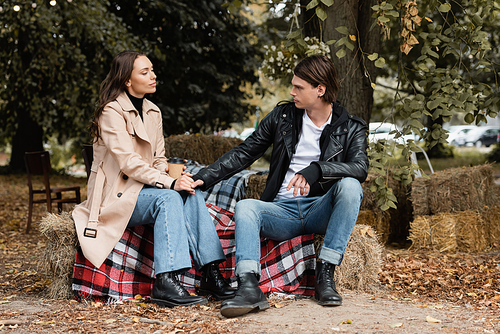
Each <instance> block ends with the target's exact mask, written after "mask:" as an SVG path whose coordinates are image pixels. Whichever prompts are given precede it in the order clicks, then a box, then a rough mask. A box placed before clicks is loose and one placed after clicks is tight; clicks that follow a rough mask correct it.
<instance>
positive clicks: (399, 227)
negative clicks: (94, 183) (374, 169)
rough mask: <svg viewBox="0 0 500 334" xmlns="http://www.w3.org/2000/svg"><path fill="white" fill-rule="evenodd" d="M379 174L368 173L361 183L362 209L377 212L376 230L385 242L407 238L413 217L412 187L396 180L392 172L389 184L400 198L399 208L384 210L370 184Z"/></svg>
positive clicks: (388, 180)
mask: <svg viewBox="0 0 500 334" xmlns="http://www.w3.org/2000/svg"><path fill="white" fill-rule="evenodd" d="M377 176H378V175H377V174H373V173H372V174H368V177H367V179H366V181H365V182H363V183H362V184H361V186H362V187H363V200H362V201H361V207H360V210H361V211H365V210H369V211H372V212H373V213H374V214H375V216H376V218H377V220H378V225H377V227H376V230H377V232H378V233H379V235H380V236H381V241H382V242H383V243H388V242H389V241H396V242H397V241H403V240H406V239H407V237H408V230H409V226H410V221H411V220H412V219H413V214H412V205H411V202H410V200H409V196H408V193H409V191H410V187H409V186H405V185H403V183H401V182H400V181H398V180H395V179H394V178H393V177H392V174H390V175H389V177H388V179H387V186H388V187H389V188H391V189H392V191H393V194H394V196H396V198H397V200H398V202H397V203H396V206H397V209H393V208H390V209H389V210H386V211H382V210H381V209H380V206H379V205H378V204H377V202H378V199H377V197H376V194H375V193H373V192H372V191H371V190H370V186H371V185H372V182H374V180H375V178H376V177H377ZM369 225H371V224H369ZM371 226H372V225H371Z"/></svg>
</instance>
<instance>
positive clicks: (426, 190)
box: [411, 164, 498, 216]
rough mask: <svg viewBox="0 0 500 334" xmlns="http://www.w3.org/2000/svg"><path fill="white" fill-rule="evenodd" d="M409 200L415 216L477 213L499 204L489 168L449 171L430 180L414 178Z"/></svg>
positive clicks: (438, 173) (476, 167)
mask: <svg viewBox="0 0 500 334" xmlns="http://www.w3.org/2000/svg"><path fill="white" fill-rule="evenodd" d="M411 200H412V203H413V214H414V215H415V216H428V215H435V214H438V213H444V212H456V211H479V212H482V211H484V210H485V209H487V208H488V207H493V206H495V205H496V204H498V194H497V186H496V184H495V182H494V178H493V170H492V168H491V165H489V164H487V165H480V166H475V167H463V168H450V169H446V170H444V171H441V172H437V173H434V174H432V175H431V176H430V178H423V177H421V178H417V179H416V180H415V181H414V182H413V185H412V194H411Z"/></svg>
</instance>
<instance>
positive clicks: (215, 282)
mask: <svg viewBox="0 0 500 334" xmlns="http://www.w3.org/2000/svg"><path fill="white" fill-rule="evenodd" d="M235 293H236V289H235V288H233V287H231V286H230V285H229V283H228V282H227V281H226V279H225V278H224V277H223V276H222V274H221V273H220V270H219V265H218V264H217V263H215V262H212V263H209V264H207V265H206V266H204V267H203V269H202V274H201V281H200V287H199V288H198V294H199V295H202V296H207V295H211V296H213V297H214V298H215V299H217V300H224V299H229V298H233V297H234V294H235Z"/></svg>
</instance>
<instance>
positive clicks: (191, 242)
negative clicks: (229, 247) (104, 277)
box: [73, 51, 234, 307]
mask: <svg viewBox="0 0 500 334" xmlns="http://www.w3.org/2000/svg"><path fill="white" fill-rule="evenodd" d="M155 91H156V75H155V73H154V71H153V65H152V64H151V61H150V60H149V59H148V58H147V57H146V56H145V55H144V54H142V53H139V52H135V51H124V52H121V53H120V54H118V55H117V56H116V57H115V59H114V60H113V62H112V64H111V70H110V72H109V73H108V75H107V77H106V79H105V80H104V81H103V82H102V84H101V90H100V98H99V106H98V108H97V110H96V111H95V115H94V119H93V122H92V124H91V132H92V135H93V137H94V144H93V148H94V157H93V163H92V168H91V175H90V178H89V182H88V187H87V193H88V200H87V201H85V202H83V203H82V204H80V205H78V206H76V208H75V210H74V211H73V218H74V220H75V225H76V229H77V233H78V239H79V241H80V245H81V248H82V251H83V254H84V255H85V257H86V258H87V259H88V260H89V261H90V262H91V263H92V264H93V265H94V266H96V267H97V268H99V267H100V266H101V265H102V263H103V262H104V260H105V259H106V257H107V256H108V254H109V253H110V252H111V251H112V250H113V248H114V246H115V245H116V244H117V242H118V241H119V240H120V237H121V236H122V235H123V232H124V230H125V228H126V227H127V226H130V227H131V226H137V225H142V224H150V223H153V224H154V264H155V274H156V280H155V283H154V285H153V296H152V301H153V302H156V303H157V304H159V305H161V306H168V307H173V306H179V305H184V306H187V305H194V304H205V303H206V302H207V300H206V299H205V298H203V297H199V296H191V295H190V294H189V293H188V292H187V291H186V290H185V288H184V287H183V286H182V285H181V284H180V283H179V281H178V280H177V276H176V274H177V273H179V272H181V271H185V270H187V269H189V268H191V260H190V256H189V255H190V253H191V256H192V258H193V261H194V263H195V266H196V269H197V270H201V271H202V281H201V284H200V294H211V295H213V296H214V297H216V298H218V299H227V298H230V297H232V296H233V295H234V289H233V288H231V287H230V286H229V285H228V283H227V282H226V281H225V280H224V278H223V277H222V275H221V274H220V272H219V267H218V263H219V262H221V261H225V260H226V258H225V255H224V252H223V250H222V247H221V244H220V241H219V238H218V237H217V233H216V231H215V228H214V224H213V223H212V220H211V218H210V215H209V213H208V210H207V208H206V206H205V201H204V199H203V196H202V195H201V193H200V192H199V190H196V191H195V190H194V189H193V188H192V187H191V184H192V182H193V180H192V178H191V176H192V175H190V174H188V173H183V175H182V176H181V177H179V178H178V179H173V178H172V177H170V176H169V175H168V165H167V159H166V158H165V147H164V138H163V126H162V117H161V112H160V110H159V109H158V107H157V106H156V105H154V104H153V103H151V102H150V101H148V100H147V99H145V98H144V96H145V95H146V94H152V93H154V92H155Z"/></svg>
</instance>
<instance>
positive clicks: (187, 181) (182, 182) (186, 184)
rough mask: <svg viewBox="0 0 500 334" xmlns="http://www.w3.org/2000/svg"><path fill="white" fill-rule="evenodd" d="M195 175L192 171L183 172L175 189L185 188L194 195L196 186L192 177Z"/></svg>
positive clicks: (176, 182)
mask: <svg viewBox="0 0 500 334" xmlns="http://www.w3.org/2000/svg"><path fill="white" fill-rule="evenodd" d="M191 176H193V175H192V174H190V173H187V172H182V175H181V177H179V178H178V179H177V180H176V181H175V184H174V190H176V191H181V190H185V191H187V192H188V193H190V194H191V195H194V188H195V187H193V186H192V185H193V184H194V181H193V179H192V178H191Z"/></svg>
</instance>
